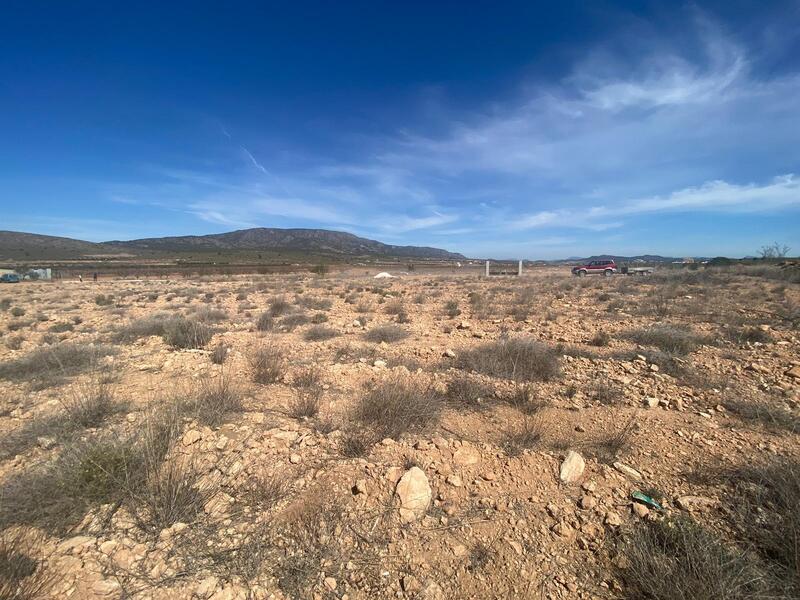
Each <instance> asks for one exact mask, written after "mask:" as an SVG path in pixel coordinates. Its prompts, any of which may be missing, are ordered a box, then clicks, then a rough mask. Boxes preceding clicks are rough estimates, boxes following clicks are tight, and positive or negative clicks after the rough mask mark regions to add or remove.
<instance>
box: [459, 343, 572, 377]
mask: <svg viewBox="0 0 800 600" xmlns="http://www.w3.org/2000/svg"><path fill="white" fill-rule="evenodd" d="M458 365H459V366H460V367H461V368H462V369H467V370H472V371H477V372H478V373H483V374H485V375H491V376H493V377H502V378H505V379H512V380H515V381H550V380H552V379H555V378H556V377H558V376H559V375H560V373H561V366H560V364H559V360H558V356H557V354H556V353H555V352H554V351H553V350H552V349H551V348H550V347H548V346H546V345H545V344H542V343H541V342H538V341H536V340H533V339H530V338H505V339H501V340H498V341H496V342H488V343H484V344H481V345H480V346H477V347H475V348H472V349H470V350H468V351H466V352H464V353H462V354H461V355H460V356H459V358H458Z"/></svg>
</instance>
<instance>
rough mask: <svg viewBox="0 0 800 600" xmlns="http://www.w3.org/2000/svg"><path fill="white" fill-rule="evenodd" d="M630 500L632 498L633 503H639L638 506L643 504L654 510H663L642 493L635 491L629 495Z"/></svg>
mask: <svg viewBox="0 0 800 600" xmlns="http://www.w3.org/2000/svg"><path fill="white" fill-rule="evenodd" d="M631 498H633V501H634V502H639V503H640V504H644V505H646V506H649V507H650V508H655V509H656V510H664V507H663V506H661V505H660V504H659V503H658V502H656V501H655V500H653V499H652V498H651V497H650V496H648V495H647V494H643V493H642V492H639V491H636V492H633V493H632V494H631Z"/></svg>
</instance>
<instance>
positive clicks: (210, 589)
mask: <svg viewBox="0 0 800 600" xmlns="http://www.w3.org/2000/svg"><path fill="white" fill-rule="evenodd" d="M218 584H219V580H218V579H217V578H216V577H214V576H213V575H211V576H209V577H206V578H205V579H203V581H201V582H200V583H199V584H198V585H197V588H196V589H195V592H194V593H195V594H196V595H197V596H199V597H200V598H208V597H209V596H210V595H211V594H213V593H214V590H216V589H217V585H218Z"/></svg>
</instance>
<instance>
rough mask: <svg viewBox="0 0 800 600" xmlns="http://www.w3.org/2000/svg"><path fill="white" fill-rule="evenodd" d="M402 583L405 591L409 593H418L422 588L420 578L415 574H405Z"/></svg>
mask: <svg viewBox="0 0 800 600" xmlns="http://www.w3.org/2000/svg"><path fill="white" fill-rule="evenodd" d="M400 585H401V586H402V587H403V591H404V592H405V593H406V594H409V595H413V594H416V593H417V592H418V591H419V590H420V589H422V586H421V585H420V583H419V580H418V579H417V578H416V577H414V576H413V575H404V576H403V578H402V579H401V580H400Z"/></svg>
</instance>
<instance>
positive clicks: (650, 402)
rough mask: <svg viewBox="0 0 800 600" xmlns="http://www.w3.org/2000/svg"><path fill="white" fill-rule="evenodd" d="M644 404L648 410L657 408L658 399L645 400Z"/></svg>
mask: <svg viewBox="0 0 800 600" xmlns="http://www.w3.org/2000/svg"><path fill="white" fill-rule="evenodd" d="M644 403H645V405H647V407H648V408H657V407H658V398H645V399H644Z"/></svg>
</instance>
